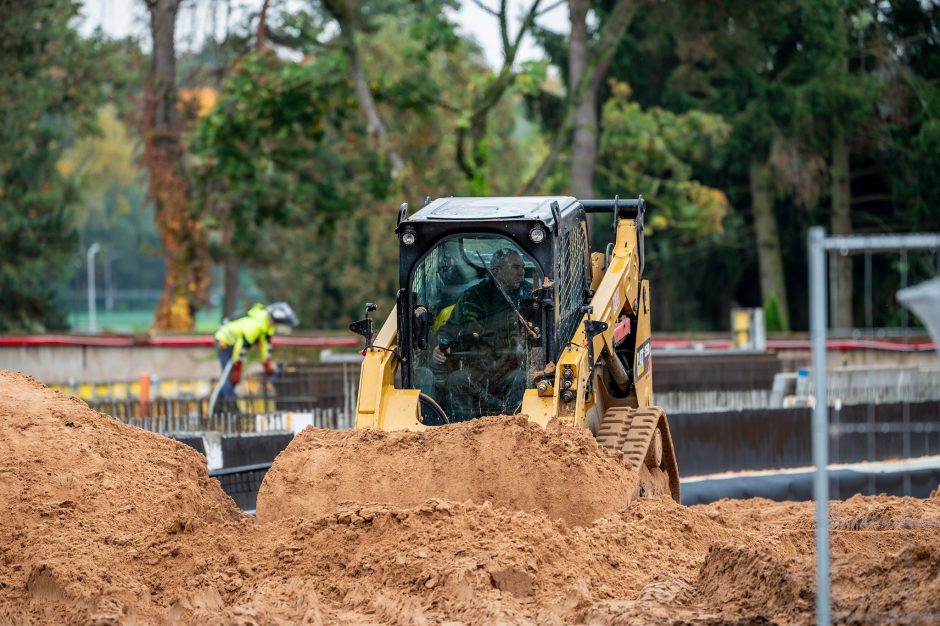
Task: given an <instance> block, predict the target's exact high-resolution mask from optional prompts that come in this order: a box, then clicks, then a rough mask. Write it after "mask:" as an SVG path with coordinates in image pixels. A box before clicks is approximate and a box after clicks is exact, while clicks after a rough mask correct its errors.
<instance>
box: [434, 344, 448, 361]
mask: <svg viewBox="0 0 940 626" xmlns="http://www.w3.org/2000/svg"><path fill="white" fill-rule="evenodd" d="M431 358H432V359H434V362H435V363H436V364H438V365H443V364H444V363H445V362H446V361H447V354H446V353H445V352H444V351H443V350H441V347H440V346H434V350H432V351H431Z"/></svg>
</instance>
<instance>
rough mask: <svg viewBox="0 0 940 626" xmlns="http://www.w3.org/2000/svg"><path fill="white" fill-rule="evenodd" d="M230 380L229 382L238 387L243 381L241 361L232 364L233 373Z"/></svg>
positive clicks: (229, 375) (229, 376) (230, 373)
mask: <svg viewBox="0 0 940 626" xmlns="http://www.w3.org/2000/svg"><path fill="white" fill-rule="evenodd" d="M228 379H229V382H231V383H232V384H233V385H237V384H238V383H239V382H241V379H242V362H241V361H235V362H234V363H232V371H231V372H229V374H228Z"/></svg>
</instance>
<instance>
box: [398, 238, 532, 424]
mask: <svg viewBox="0 0 940 626" xmlns="http://www.w3.org/2000/svg"><path fill="white" fill-rule="evenodd" d="M541 284H542V273H541V270H540V269H539V266H538V264H537V263H536V262H535V260H534V259H532V258H531V257H530V256H528V255H527V254H526V253H525V251H523V250H522V249H521V248H520V247H519V246H517V245H516V244H515V243H513V242H512V241H511V240H509V239H505V238H503V237H498V236H495V235H461V236H457V237H450V238H447V239H444V240H442V241H441V242H440V243H438V244H437V246H435V247H434V248H433V249H432V250H431V251H430V252H429V253H428V254H427V255H426V256H425V257H424V259H422V260H421V261H420V262H419V263H418V264H417V266H416V268H415V271H414V272H413V274H412V279H411V291H412V303H413V304H414V306H415V308H416V309H418V308H419V307H425V308H426V309H427V320H428V323H427V327H428V328H427V341H426V342H425V341H420V342H418V345H420V346H421V347H414V350H413V355H412V361H413V362H412V365H413V368H414V369H413V374H414V382H415V384H416V386H417V387H418V388H419V389H420V390H421V391H422V392H423V393H425V394H427V395H428V396H430V397H431V398H432V399H433V400H434V401H436V402H437V404H439V405H440V406H441V408H442V409H443V410H444V412H445V414H446V415H447V416H448V419H449V421H451V422H455V421H463V420H468V419H473V418H476V417H481V416H483V415H502V414H513V413H517V412H518V410H519V406H520V404H521V402H522V395H523V392H524V391H525V389H526V388H527V387H531V386H532V379H533V376H534V374H535V373H536V372H537V371H540V370H542V369H544V367H545V356H544V349H543V347H542V346H543V345H544V344H543V341H542V328H543V326H544V324H543V322H542V317H541V316H542V310H541V309H539V308H538V307H536V306H535V305H534V303H533V302H534V301H533V299H532V296H533V291H534V289H536V288H537V287H539V286H540V285H541Z"/></svg>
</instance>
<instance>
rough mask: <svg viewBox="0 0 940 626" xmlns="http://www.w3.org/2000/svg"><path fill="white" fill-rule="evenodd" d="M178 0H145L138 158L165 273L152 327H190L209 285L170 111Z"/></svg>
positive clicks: (174, 116)
mask: <svg viewBox="0 0 940 626" xmlns="http://www.w3.org/2000/svg"><path fill="white" fill-rule="evenodd" d="M179 5H180V0H147V8H148V9H149V10H150V32H151V35H152V37H153V58H152V61H151V64H150V72H149V74H148V76H147V83H146V87H145V89H146V91H145V102H144V113H143V116H142V118H141V134H142V135H143V140H144V150H143V162H144V165H145V166H146V167H147V169H148V171H149V173H150V180H149V191H150V197H151V198H152V199H153V202H154V205H155V207H156V219H157V224H158V226H159V229H160V239H161V241H162V244H163V258H164V261H165V263H166V278H165V279H164V282H163V295H162V296H161V297H160V303H159V304H158V305H157V310H156V312H155V313H154V320H153V329H154V330H172V331H190V330H192V328H193V323H194V321H195V314H196V310H197V309H198V308H199V306H200V305H202V304H203V303H204V301H205V295H206V290H207V288H208V286H209V280H210V277H209V263H208V246H207V242H206V237H205V233H204V231H203V227H202V223H201V221H200V220H199V219H198V216H197V215H196V214H195V213H194V211H193V206H192V190H191V188H190V183H189V178H188V176H187V174H186V171H185V170H184V167H183V154H184V149H183V145H182V141H181V139H180V130H181V129H180V121H179V116H178V115H177V111H176V51H175V48H174V36H175V29H176V14H177V10H178V9H179Z"/></svg>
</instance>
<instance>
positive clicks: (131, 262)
mask: <svg viewBox="0 0 940 626" xmlns="http://www.w3.org/2000/svg"><path fill="white" fill-rule="evenodd" d="M97 126H98V132H97V133H95V134H94V135H88V136H86V137H82V138H81V139H79V140H78V141H76V142H75V143H74V144H73V145H72V147H71V148H69V150H67V151H66V152H65V153H64V154H63V155H62V158H61V159H60V160H59V163H58V169H59V172H60V173H62V174H63V175H64V176H66V177H68V178H69V179H71V180H72V181H74V184H75V188H76V191H77V194H78V201H77V203H76V206H75V210H74V212H73V213H74V216H75V224H76V226H77V228H78V231H79V240H80V242H81V244H82V246H81V248H82V249H85V248H87V246H88V245H89V244H91V243H93V242H99V243H100V244H101V254H100V255H99V257H98V260H99V263H101V264H104V263H110V264H111V267H110V268H109V270H110V275H111V280H112V284H114V285H117V286H119V287H123V288H135V289H142V288H149V289H159V288H160V287H161V286H162V284H163V276H164V272H165V267H164V263H163V253H162V250H161V246H160V238H159V234H158V233H157V225H156V222H155V221H154V215H153V207H152V206H151V205H150V204H149V203H147V201H146V200H147V199H146V181H145V178H144V176H143V174H142V172H141V171H140V169H139V168H138V167H137V159H138V150H137V146H136V143H135V141H134V137H133V135H132V134H131V133H130V130H129V129H128V127H127V125H126V124H125V123H124V122H122V121H121V119H119V118H118V115H117V110H116V107H114V106H113V105H110V104H109V105H107V106H105V107H102V108H101V109H99V111H98V115H97ZM79 252H81V250H80V251H79ZM75 269H76V274H77V277H78V278H79V279H80V280H81V281H83V280H84V278H85V268H84V267H80V268H75Z"/></svg>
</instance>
